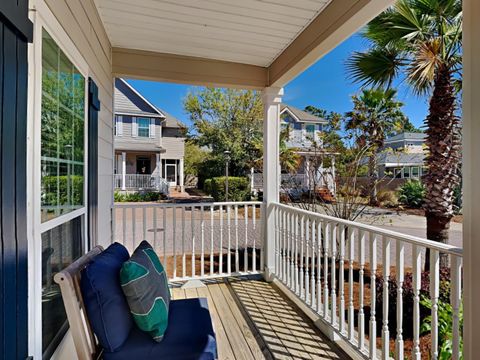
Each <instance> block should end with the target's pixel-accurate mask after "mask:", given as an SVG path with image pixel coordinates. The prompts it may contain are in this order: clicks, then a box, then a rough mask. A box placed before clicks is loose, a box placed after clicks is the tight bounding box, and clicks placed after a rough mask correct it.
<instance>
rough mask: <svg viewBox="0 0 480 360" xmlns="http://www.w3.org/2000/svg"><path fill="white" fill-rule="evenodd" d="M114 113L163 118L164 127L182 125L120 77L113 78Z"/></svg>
mask: <svg viewBox="0 0 480 360" xmlns="http://www.w3.org/2000/svg"><path fill="white" fill-rule="evenodd" d="M115 114H118V115H131V116H146V117H157V118H161V119H164V121H165V126H166V127H175V128H178V127H183V126H184V125H183V124H182V122H181V121H180V120H178V119H176V118H175V117H174V116H172V115H170V114H169V113H167V112H166V111H164V110H161V109H159V108H157V107H156V106H155V105H153V104H152V103H150V102H149V101H148V100H147V99H146V98H145V97H143V96H142V95H141V94H140V93H139V92H138V91H137V90H135V88H134V87H133V86H131V85H130V84H129V83H127V82H126V81H125V80H124V79H121V78H117V79H115Z"/></svg>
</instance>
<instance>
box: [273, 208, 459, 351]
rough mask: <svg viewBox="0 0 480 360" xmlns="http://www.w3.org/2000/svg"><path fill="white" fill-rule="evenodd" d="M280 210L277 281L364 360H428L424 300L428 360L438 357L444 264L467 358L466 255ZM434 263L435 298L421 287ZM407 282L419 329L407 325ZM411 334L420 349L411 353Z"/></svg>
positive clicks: (454, 343) (322, 217)
mask: <svg viewBox="0 0 480 360" xmlns="http://www.w3.org/2000/svg"><path fill="white" fill-rule="evenodd" d="M273 206H274V217H275V235H276V237H275V259H276V261H275V265H276V269H275V275H276V277H277V278H278V279H279V280H280V281H282V282H283V283H284V285H285V286H287V287H288V288H289V289H290V290H291V291H292V292H294V293H295V294H296V296H297V297H299V298H300V299H301V300H303V301H304V303H305V304H307V305H308V306H310V308H311V309H312V310H314V311H315V312H316V313H317V314H318V316H319V317H320V318H321V319H323V320H324V321H325V322H326V323H327V324H329V325H330V326H331V327H332V328H333V329H334V331H335V332H336V333H337V334H338V335H340V336H341V337H343V338H344V339H345V340H346V341H347V342H348V343H350V345H351V346H352V347H353V348H355V349H356V350H357V351H358V352H359V353H361V354H363V356H364V357H365V358H369V359H378V358H381V359H390V358H391V356H392V355H393V357H394V358H395V359H401V360H403V359H404V358H412V359H421V358H422V355H423V354H422V353H421V347H420V338H421V335H422V334H421V333H420V329H421V325H422V324H421V322H422V320H423V319H421V311H420V309H421V306H422V304H421V299H422V297H427V298H429V299H430V300H431V302H432V306H431V334H430V337H431V352H430V354H428V356H429V357H430V358H432V359H437V358H438V357H439V355H440V354H439V351H440V341H442V339H441V338H440V337H439V328H438V322H439V317H438V309H439V305H440V301H441V299H440V290H439V289H440V280H441V279H440V270H441V269H440V264H441V261H442V259H444V260H443V261H445V259H446V261H447V263H448V265H449V266H450V269H451V276H450V287H451V291H450V304H451V306H452V308H453V319H452V324H453V329H452V334H453V338H452V349H453V358H454V359H458V358H459V357H460V347H461V329H460V326H461V318H460V311H461V302H462V250H461V249H459V248H455V247H453V246H449V245H445V244H441V243H436V242H432V241H429V240H425V239H421V238H418V237H413V236H408V235H404V234H400V233H397V232H393V231H389V230H384V229H380V228H376V227H374V226H370V225H365V224H361V223H357V222H351V221H346V220H342V219H337V218H333V217H329V216H326V215H322V214H318V213H313V212H309V211H305V210H301V209H298V208H295V207H292V206H288V205H284V204H279V203H275V204H274V205H273ZM427 250H428V252H427ZM427 255H428V256H429V260H430V271H429V272H428V273H427V274H428V276H429V284H430V285H429V291H425V287H424V288H423V290H422V283H421V282H422V272H423V271H424V264H425V256H427ZM367 276H369V277H370V278H369V279H368V278H366V277H367ZM406 276H409V277H411V278H412V284H411V289H412V290H411V291H413V309H412V310H413V323H407V322H406V321H405V320H404V313H405V311H409V310H410V309H405V308H404V295H405V294H404V284H405V278H406ZM393 280H395V282H396V284H397V286H396V287H392V284H391V283H390V282H391V281H393ZM379 289H380V290H381V291H382V294H378V293H377V290H379ZM392 291H395V293H394V294H392ZM379 295H381V298H380V300H379V299H377V297H378V296H379ZM368 298H369V300H367V299H368ZM376 300H378V302H376ZM392 300H393V302H392V303H391V301H392ZM379 305H381V306H379ZM379 307H380V308H379ZM389 314H394V315H395V316H394V317H390V318H389V316H388V315H389ZM379 316H380V318H379ZM392 316H393V315H392ZM392 319H395V322H393V321H392ZM405 334H408V341H411V342H412V345H413V346H412V350H411V351H410V350H409V351H408V352H407V351H405V341H406V335H405ZM377 336H378V337H380V338H381V346H377Z"/></svg>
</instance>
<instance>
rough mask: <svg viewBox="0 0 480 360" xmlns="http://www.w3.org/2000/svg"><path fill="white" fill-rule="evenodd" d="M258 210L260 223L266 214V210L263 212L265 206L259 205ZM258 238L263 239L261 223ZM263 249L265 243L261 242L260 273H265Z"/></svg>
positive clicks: (263, 233)
mask: <svg viewBox="0 0 480 360" xmlns="http://www.w3.org/2000/svg"><path fill="white" fill-rule="evenodd" d="M259 208H260V216H259V220H260V221H262V219H265V216H266V215H265V214H266V212H265V211H266V210H265V206H264V205H263V204H261V205H260V206H259ZM260 237H261V238H262V239H265V232H264V226H263V222H262V226H261V227H260ZM264 249H265V243H264V242H262V246H260V271H265V253H264Z"/></svg>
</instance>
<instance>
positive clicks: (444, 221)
mask: <svg viewBox="0 0 480 360" xmlns="http://www.w3.org/2000/svg"><path fill="white" fill-rule="evenodd" d="M458 122H459V121H458V118H457V116H456V115H455V93H454V88H453V85H452V75H451V73H450V71H449V69H448V68H447V67H446V66H442V67H440V68H439V69H438V71H437V74H436V77H435V82H434V90H433V94H432V97H431V99H430V108H429V114H428V116H427V119H426V123H427V131H426V135H427V138H426V144H427V147H428V155H427V157H426V165H427V168H428V171H427V174H426V175H424V177H423V182H424V184H425V187H426V190H427V192H426V196H425V205H424V208H425V216H426V217H427V238H428V239H430V240H434V241H438V242H442V243H447V242H448V229H449V228H450V220H451V219H452V217H453V214H454V212H453V211H454V209H453V203H454V189H455V188H456V187H457V186H458V184H459V182H460V176H459V165H460V151H461V150H460V144H461V140H460V136H459V126H458ZM441 265H447V261H446V257H445V256H442V259H441ZM425 267H426V269H427V270H428V268H429V260H428V254H427V258H426V262H425Z"/></svg>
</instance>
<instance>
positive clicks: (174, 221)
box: [172, 205, 177, 279]
mask: <svg viewBox="0 0 480 360" xmlns="http://www.w3.org/2000/svg"><path fill="white" fill-rule="evenodd" d="M172 210H173V215H172V216H173V229H172V234H173V278H174V279H175V278H176V277H177V207H176V206H175V205H174V206H173V207H172Z"/></svg>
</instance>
